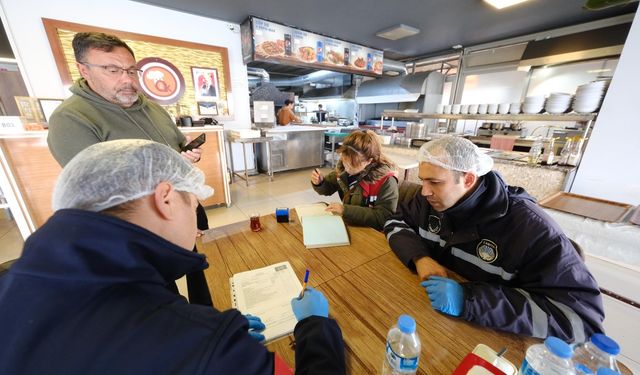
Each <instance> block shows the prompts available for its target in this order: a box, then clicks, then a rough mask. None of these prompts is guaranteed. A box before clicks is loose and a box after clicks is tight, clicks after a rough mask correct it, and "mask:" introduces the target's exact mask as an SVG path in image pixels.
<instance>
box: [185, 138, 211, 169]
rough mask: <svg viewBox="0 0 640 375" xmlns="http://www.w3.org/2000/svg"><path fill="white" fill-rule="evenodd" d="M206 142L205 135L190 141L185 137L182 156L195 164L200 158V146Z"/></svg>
mask: <svg viewBox="0 0 640 375" xmlns="http://www.w3.org/2000/svg"><path fill="white" fill-rule="evenodd" d="M205 140H206V135H205V133H202V134H200V135H199V136H198V137H196V138H195V139H194V140H191V137H190V136H186V144H185V145H184V146H182V152H181V154H182V156H184V157H185V158H186V159H187V160H189V161H190V162H192V163H197V162H198V161H200V158H201V157H202V150H201V149H200V146H202V144H204V142H205Z"/></svg>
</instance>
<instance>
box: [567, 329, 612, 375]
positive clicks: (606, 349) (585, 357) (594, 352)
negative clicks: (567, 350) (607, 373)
mask: <svg viewBox="0 0 640 375" xmlns="http://www.w3.org/2000/svg"><path fill="white" fill-rule="evenodd" d="M618 353H620V346H619V345H618V343H616V342H615V341H613V339H611V338H610V337H609V336H607V335H603V334H602V333H595V334H594V335H593V336H591V339H590V340H589V341H587V342H585V343H583V344H578V345H576V346H575V348H574V349H573V363H574V364H575V366H576V370H577V373H578V374H595V373H596V371H598V369H600V368H609V369H611V370H613V371H616V372H618V373H619V372H620V369H619V368H618V364H617V362H616V355H618Z"/></svg>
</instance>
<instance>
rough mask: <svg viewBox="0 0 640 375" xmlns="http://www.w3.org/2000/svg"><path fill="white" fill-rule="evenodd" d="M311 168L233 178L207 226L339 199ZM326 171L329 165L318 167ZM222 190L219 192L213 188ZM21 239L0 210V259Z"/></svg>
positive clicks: (16, 250)
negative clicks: (225, 201) (314, 183)
mask: <svg viewBox="0 0 640 375" xmlns="http://www.w3.org/2000/svg"><path fill="white" fill-rule="evenodd" d="M311 170H312V169H311V168H309V169H303V170H297V171H292V172H279V173H276V174H275V175H274V178H273V181H269V178H268V176H267V175H265V174H260V175H256V176H250V177H249V186H248V187H247V186H246V184H245V182H244V180H242V179H240V178H236V180H235V182H234V183H232V184H231V185H230V189H231V206H230V207H216V208H209V209H207V216H208V217H209V227H211V228H214V227H219V226H223V225H226V224H230V223H235V222H238V221H243V220H249V217H250V215H251V214H252V213H259V214H260V215H265V214H270V213H273V212H275V209H276V207H290V208H292V207H294V206H296V205H298V204H301V203H313V202H318V201H325V202H333V201H339V198H338V195H337V194H334V195H333V196H331V197H324V196H320V195H318V194H316V192H314V191H313V189H312V188H311V184H310V182H309V176H310V175H311ZM321 171H322V173H323V174H328V173H329V171H330V169H329V168H321ZM216 194H221V192H216ZM22 246H23V240H22V237H21V236H20V232H19V231H18V227H17V226H16V225H15V222H14V221H13V220H11V219H10V218H9V217H8V213H7V210H0V263H2V262H5V261H7V260H11V259H15V258H18V257H19V256H20V254H21V252H22Z"/></svg>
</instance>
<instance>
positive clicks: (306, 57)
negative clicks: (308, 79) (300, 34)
mask: <svg viewBox="0 0 640 375" xmlns="http://www.w3.org/2000/svg"><path fill="white" fill-rule="evenodd" d="M298 59H299V60H301V61H304V62H314V61H316V49H315V48H313V47H309V46H304V47H299V48H298Z"/></svg>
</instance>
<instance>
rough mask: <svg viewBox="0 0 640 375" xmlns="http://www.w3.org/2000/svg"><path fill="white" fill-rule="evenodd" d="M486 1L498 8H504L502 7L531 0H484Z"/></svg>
mask: <svg viewBox="0 0 640 375" xmlns="http://www.w3.org/2000/svg"><path fill="white" fill-rule="evenodd" d="M484 1H485V2H487V3H489V4H491V5H492V6H494V7H496V8H498V9H502V8H506V7H510V6H512V5H516V4H520V3H524V2H525V1H529V0H484Z"/></svg>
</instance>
